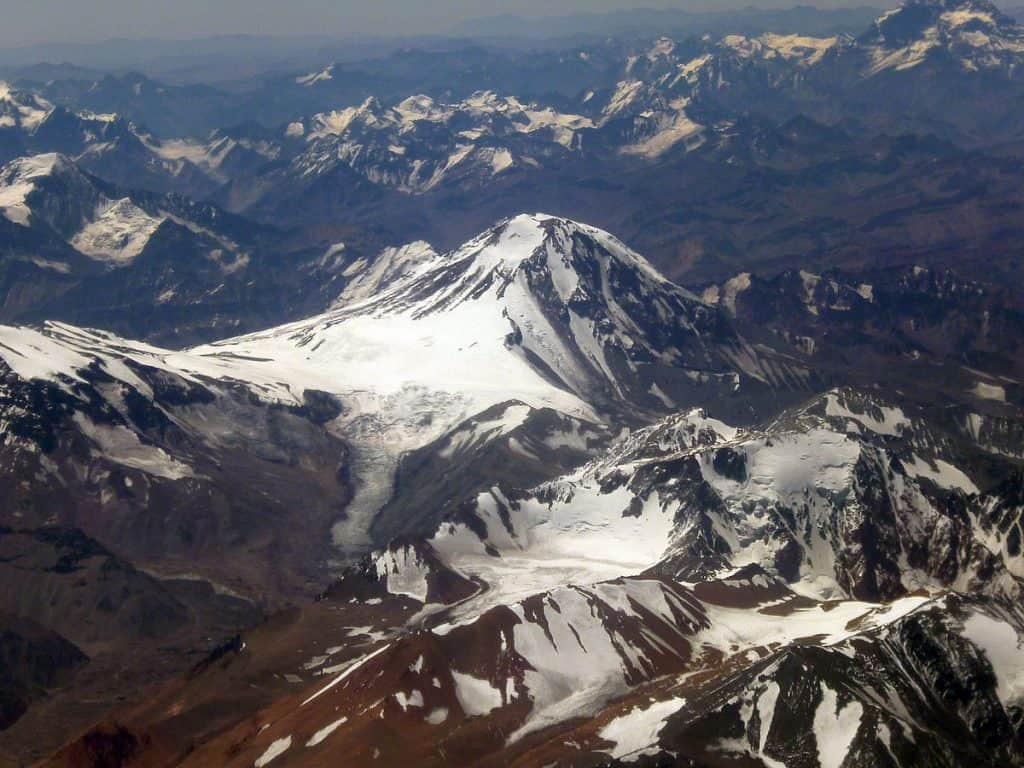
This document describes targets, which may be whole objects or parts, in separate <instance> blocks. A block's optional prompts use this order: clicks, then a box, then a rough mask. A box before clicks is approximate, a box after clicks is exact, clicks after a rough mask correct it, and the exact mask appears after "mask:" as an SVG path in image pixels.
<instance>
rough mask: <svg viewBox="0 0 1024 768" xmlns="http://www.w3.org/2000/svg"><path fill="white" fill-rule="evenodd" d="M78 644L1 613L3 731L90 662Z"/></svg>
mask: <svg viewBox="0 0 1024 768" xmlns="http://www.w3.org/2000/svg"><path fill="white" fill-rule="evenodd" d="M87 660H88V659H87V657H86V655H85V654H84V653H82V652H81V651H80V650H79V649H78V648H77V647H76V646H75V645H73V644H72V643H70V642H68V641H67V640H65V639H64V638H63V637H61V636H60V635H58V634H57V633H56V632H52V631H49V630H46V629H44V628H43V627H41V626H39V625H38V624H35V623H34V622H32V621H29V620H27V619H21V618H17V617H15V616H11V615H9V614H0V731H2V730H4V729H6V728H8V727H10V726H11V725H12V724H13V723H14V722H15V721H16V720H18V718H20V717H21V716H22V715H23V714H25V712H26V711H27V710H28V707H29V706H30V705H31V703H32V702H33V701H35V700H36V699H38V698H41V697H43V696H45V695H46V693H47V692H48V691H49V690H50V689H53V688H58V687H60V686H61V685H63V684H65V683H66V682H67V680H68V678H69V677H70V675H71V674H72V673H73V672H74V671H75V670H76V669H78V668H79V667H81V666H82V665H83V664H85V662H86V661H87Z"/></svg>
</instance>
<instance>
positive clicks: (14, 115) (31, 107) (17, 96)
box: [0, 80, 53, 132]
mask: <svg viewBox="0 0 1024 768" xmlns="http://www.w3.org/2000/svg"><path fill="white" fill-rule="evenodd" d="M52 111H53V104H51V103H50V102H49V101H47V100H46V99H44V98H43V97H42V96H38V95H37V94H34V93H29V92H27V91H20V90H17V89H15V88H14V87H12V86H11V85H9V84H8V83H6V82H4V81H2V80H0V129H2V128H20V129H22V130H24V131H28V132H31V131H34V130H35V129H36V128H38V127H39V124H40V123H41V122H43V120H45V119H46V116H47V115H49V114H50V112H52Z"/></svg>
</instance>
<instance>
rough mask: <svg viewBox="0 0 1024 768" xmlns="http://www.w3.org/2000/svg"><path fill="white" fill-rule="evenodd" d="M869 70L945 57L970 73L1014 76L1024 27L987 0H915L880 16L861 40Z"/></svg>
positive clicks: (909, 66)
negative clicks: (1001, 73)
mask: <svg viewBox="0 0 1024 768" xmlns="http://www.w3.org/2000/svg"><path fill="white" fill-rule="evenodd" d="M859 42H860V44H861V45H862V46H863V47H864V49H865V50H866V51H867V53H868V54H869V65H868V70H867V74H868V75H874V74H878V73H880V72H883V71H886V70H897V71H901V70H907V69H912V68H914V67H917V66H919V65H920V64H921V63H922V62H924V61H925V60H926V59H928V58H931V57H934V56H937V55H944V56H947V57H948V58H949V59H950V60H951V61H952V62H953V63H954V64H956V65H958V66H959V67H961V68H962V69H965V70H967V71H979V70H997V71H999V70H1001V71H1003V72H1005V73H1006V74H1007V75H1012V74H1013V72H1014V70H1015V69H1016V67H1017V64H1018V63H1019V59H1020V57H1021V56H1022V55H1024V28H1022V27H1020V26H1019V25H1018V24H1016V23H1014V21H1013V20H1012V19H1011V18H1010V17H1009V16H1006V15H1005V14H1004V13H1002V12H1001V11H1000V10H999V9H998V8H997V7H996V6H995V5H993V4H992V3H990V2H988V0H912V1H911V2H907V3H905V4H903V5H902V6H900V7H899V8H896V9H894V10H891V11H888V12H886V13H885V14H883V15H882V16H880V17H879V18H878V19H877V20H876V21H875V23H874V24H873V25H872V27H871V29H870V30H868V32H867V33H866V34H865V35H864V36H863V37H862V38H861V39H860V41H859Z"/></svg>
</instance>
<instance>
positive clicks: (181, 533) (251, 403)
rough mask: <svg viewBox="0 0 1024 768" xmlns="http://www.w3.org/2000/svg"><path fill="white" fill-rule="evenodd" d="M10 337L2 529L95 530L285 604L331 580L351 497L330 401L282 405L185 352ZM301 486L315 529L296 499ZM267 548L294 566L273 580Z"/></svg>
mask: <svg viewBox="0 0 1024 768" xmlns="http://www.w3.org/2000/svg"><path fill="white" fill-rule="evenodd" d="M0 338H2V341H0V357H2V359H3V367H2V370H3V382H4V383H3V388H2V390H0V391H2V412H3V416H2V423H3V425H4V430H3V442H2V444H0V455H2V458H3V463H4V466H5V468H6V472H5V473H4V475H3V478H2V479H0V484H2V485H3V487H4V495H5V498H7V499H8V501H9V503H8V504H7V506H6V507H5V509H4V511H3V520H2V521H0V522H2V524H6V525H10V526H16V527H19V528H20V527H30V528H34V527H39V526H43V525H59V526H64V527H80V528H82V529H83V530H85V531H86V533H88V534H90V535H93V536H95V537H97V538H98V539H99V540H100V541H102V542H104V543H105V544H106V545H107V546H110V547H111V548H113V549H115V550H116V551H119V552H124V553H127V554H129V556H130V557H131V559H132V560H133V562H135V563H137V564H139V565H142V564H145V565H146V566H147V567H152V568H154V569H156V570H158V571H160V572H162V573H165V574H168V573H170V574H174V573H192V574H200V575H203V576H204V577H206V578H209V579H212V580H214V581H216V582H222V583H225V584H231V585H232V587H233V588H235V589H237V590H238V591H239V592H242V593H247V592H249V590H250V589H252V588H253V587H254V586H255V585H259V588H258V593H259V594H261V595H263V596H266V597H271V598H272V596H274V595H275V594H276V595H278V596H284V595H288V594H289V593H291V594H295V592H296V591H299V592H301V591H303V590H304V589H305V584H306V580H307V579H311V580H315V579H316V578H317V577H316V575H315V574H316V573H317V572H321V573H322V569H323V568H324V564H325V561H326V560H327V559H328V558H329V557H330V556H331V553H330V548H329V546H327V544H326V543H325V542H324V538H325V534H326V533H327V531H329V529H330V526H331V524H332V523H333V522H334V521H335V520H336V519H337V518H338V517H339V516H340V515H341V510H342V509H343V507H344V504H345V501H346V499H347V498H348V495H349V494H350V489H349V488H348V486H347V483H346V474H345V472H346V464H347V459H346V451H345V448H344V446H343V445H342V444H341V443H340V441H338V439H337V438H334V437H332V436H331V435H330V434H328V433H326V432H325V431H324V429H323V428H322V426H321V424H322V423H323V422H324V421H326V420H328V419H330V418H332V417H333V416H334V415H336V413H337V410H336V408H337V406H334V405H332V403H331V402H330V400H329V399H324V400H323V401H322V402H321V401H318V400H317V399H316V397H315V395H314V393H310V394H309V395H307V397H306V403H307V404H306V405H305V406H301V405H298V404H296V405H295V406H293V407H291V408H287V407H282V406H279V405H273V404H268V403H265V402H261V401H260V400H259V398H258V395H257V394H256V393H254V392H253V391H251V390H250V389H248V388H246V387H245V386H244V385H242V384H240V383H238V382H237V381H230V380H228V379H226V378H225V379H223V380H221V381H216V380H212V379H209V378H208V377H205V376H202V375H201V374H191V373H188V372H186V371H183V370H182V369H181V368H178V367H176V366H175V365H174V363H173V359H174V354H173V353H170V352H165V351H162V350H158V349H155V348H152V347H147V346H145V345H141V344H137V343H132V342H127V341H124V340H122V339H119V338H117V337H113V336H110V335H107V334H104V333H100V332H86V331H82V330H79V329H76V328H73V327H70V326H60V325H50V326H48V327H47V329H45V330H44V331H43V332H37V331H32V330H28V329H21V328H10V327H5V328H2V329H0ZM296 485H301V486H302V487H304V488H306V492H307V500H308V503H307V505H306V506H305V507H304V509H303V513H302V514H303V519H304V526H303V527H296V526H295V525H294V518H293V517H292V512H291V511H290V509H291V505H290V502H289V501H288V494H287V493H285V492H284V490H283V489H284V488H287V487H294V486H296ZM161 510H162V511H161ZM289 540H290V542H291V543H287V541H289ZM267 547H271V548H273V549H274V550H275V551H276V552H277V555H276V557H275V558H274V559H275V560H276V561H277V562H278V563H280V564H281V565H282V566H283V568H281V569H278V568H270V569H268V568H266V566H265V564H264V558H265V557H266V554H265V551H266V549H265V548H267ZM293 547H294V550H293V551H294V552H295V553H296V555H295V556H294V557H292V556H289V555H287V554H286V553H287V552H288V551H289V550H291V549H292V548H293ZM261 550H263V551H264V554H263V555H260V554H259V553H260V551H261ZM298 552H301V553H302V554H301V555H298V554H297V553H298ZM239 579H240V580H239Z"/></svg>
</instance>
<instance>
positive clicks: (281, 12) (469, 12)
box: [0, 0, 870, 47]
mask: <svg viewBox="0 0 1024 768" xmlns="http://www.w3.org/2000/svg"><path fill="white" fill-rule="evenodd" d="M804 2H805V4H806V0H804ZM819 2H820V4H828V5H835V4H836V0H819ZM795 4H796V0H789V1H788V2H787V1H785V0H685V1H683V0H432V1H431V2H418V1H417V0H163V1H159V2H158V1H157V0H0V11H2V13H0V46H4V47H9V46H16V45H18V44H19V43H35V42H42V41H69V40H74V41H95V40H104V39H109V38H113V37H162V38H181V37H198V36H208V35H218V34H232V33H244V34H275V35H304V34H322V35H328V36H331V37H338V38H343V37H348V36H350V35H363V34H409V33H420V32H423V33H433V32H441V31H444V30H445V29H447V28H449V27H450V26H451V25H452V24H453V23H457V22H458V21H461V20H464V19H467V18H478V17H482V16H493V15H497V14H502V13H515V14H520V15H524V16H552V15H559V14H569V13H576V12H580V11H607V10H615V9H619V8H624V7H630V6H634V7H645V8H679V9H683V10H706V9H708V8H715V7H720V8H728V7H739V6H748V5H760V6H766V7H769V6H770V7H780V6H781V7H785V6H790V5H795ZM842 4H845V3H842ZM851 4H852V3H851ZM864 4H865V5H868V4H870V0H865V2H864Z"/></svg>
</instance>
